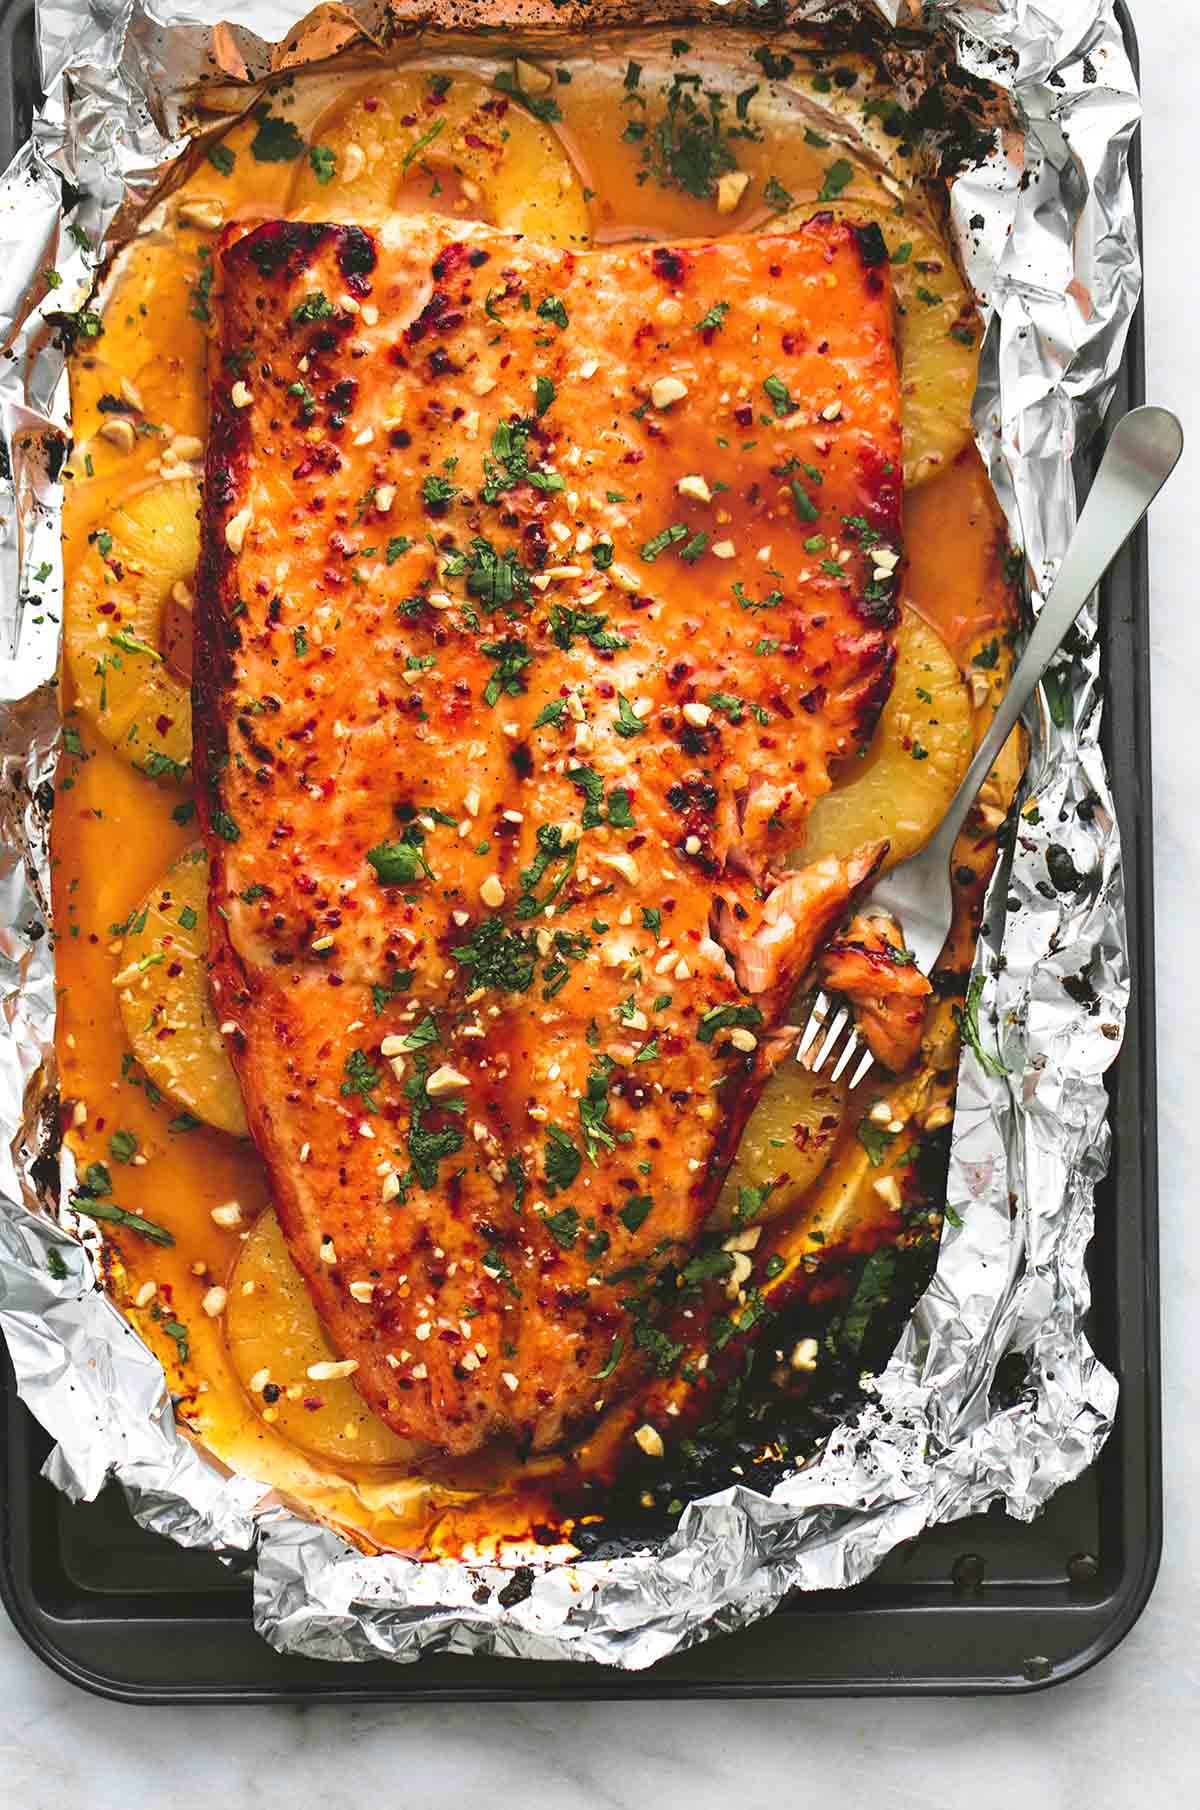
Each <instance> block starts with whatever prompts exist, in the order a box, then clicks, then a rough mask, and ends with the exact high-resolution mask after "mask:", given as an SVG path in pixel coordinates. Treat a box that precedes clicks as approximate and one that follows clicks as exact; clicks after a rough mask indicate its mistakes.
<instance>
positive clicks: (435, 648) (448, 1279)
mask: <svg viewBox="0 0 1200 1810" xmlns="http://www.w3.org/2000/svg"><path fill="white" fill-rule="evenodd" d="M876 239H877V235H872V233H870V232H863V233H860V232H858V231H856V230H855V229H854V228H852V227H849V226H846V225H844V224H839V223H836V222H834V221H833V220H832V219H830V218H829V217H828V216H817V217H816V218H815V219H814V220H813V221H811V222H810V223H808V224H807V225H805V226H803V227H802V228H801V229H800V230H798V231H797V232H795V233H794V234H792V235H790V236H785V237H782V238H770V239H765V238H764V239H761V240H732V241H724V242H719V243H715V244H700V243H697V244H686V245H680V246H677V247H663V246H632V247H631V246H622V247H613V248H610V249H606V250H598V251H594V252H589V253H581V254H572V253H567V252H562V253H560V252H555V251H551V250H545V249H538V248H537V247H534V246H532V245H531V244H529V243H527V242H523V241H519V240H513V239H506V238H504V237H503V236H502V235H499V234H497V233H495V232H493V231H491V230H490V229H485V228H468V227H459V226H457V225H455V224H454V223H452V222H447V221H444V220H443V221H435V220H420V219H408V220H403V221H396V222H394V223H389V224H388V225H387V226H386V227H384V228H382V229H380V230H379V231H378V232H376V233H367V232H365V231H363V230H361V229H359V228H355V227H333V226H321V225H307V224H305V225H301V224H284V223H277V224H270V225H267V226H264V227H262V228H260V229H258V230H257V231H255V232H254V233H252V234H251V235H249V236H247V237H243V238H241V239H240V240H238V241H237V242H236V243H235V242H233V241H232V240H230V241H228V242H227V244H226V246H225V248H224V250H223V252H222V254H221V257H220V259H219V263H220V266H221V268H220V272H219V282H218V291H219V293H218V295H217V296H216V297H215V298H214V299H215V305H216V309H217V313H218V318H219V343H218V346H217V350H216V354H215V356H214V359H213V372H214V375H213V383H212V416H213V422H212V435H211V441H210V446H209V453H208V466H207V478H206V489H205V522H204V534H203V558H202V567H201V577H200V596H199V600H198V608H197V643H196V659H197V682H196V716H197V725H198V728H197V736H198V749H197V772H198V776H199V789H200V792H201V795H202V796H201V818H202V824H203V830H204V834H205V837H206V840H207V845H208V848H209V851H210V856H211V887H210V900H211V927H212V944H213V951H214V975H213V985H214V991H215V994H216V998H217V1001H218V1008H219V1014H220V1018H221V1021H222V1028H223V1031H224V1034H225V1036H226V1039H227V1042H228V1046H229V1048H230V1051H231V1054H232V1057H233V1060H234V1063H235V1066H236V1068H237V1071H238V1075H239V1078H240V1082H241V1087H242V1092H243V1096H244V1099H245V1105H246V1114H247V1119H248V1122H249V1125H250V1128H251V1131H252V1134H253V1136H254V1138H255V1140H256V1142H257V1144H258V1147H259V1149H260V1150H261V1152H262V1155H263V1157H264V1159H265V1161H266V1165H267V1168H268V1171H269V1174H270V1178H271V1183H272V1189H273V1192H274V1196H275V1200H276V1203H277V1207H278V1213H279V1218H280V1223H281V1225H282V1227H283V1230H284V1234H285V1236H286V1239H287V1242H288V1246H289V1249H290V1251H291V1254H292V1257H293V1258H294V1260H295V1262H296V1264H297V1266H298V1268H299V1269H300V1271H301V1273H302V1274H303V1276H304V1277H305V1279H306V1281H307V1283H308V1286H309V1288H310V1290H311V1293H312V1296H313V1299H314V1301H315V1303H316V1305H317V1307H318V1310H319V1312H320V1314H321V1316H322V1318H323V1320H324V1323H325V1325H326V1327H327V1329H328V1332H329V1334H330V1337H331V1339H332V1341H333V1343H334V1345H335V1347H336V1349H337V1351H338V1352H339V1353H340V1354H341V1357H342V1359H343V1360H344V1362H345V1364H346V1366H347V1371H348V1373H349V1372H350V1371H351V1370H352V1373H353V1375H354V1380H355V1382H356V1384H357V1386H358V1387H359V1389H360V1390H361V1392H362V1394H363V1395H364V1397H365V1398H366V1400H367V1401H368V1402H369V1403H370V1405H371V1406H372V1407H373V1408H374V1409H375V1411H376V1412H377V1413H379V1414H380V1415H381V1416H382V1417H383V1419H384V1420H385V1421H387V1422H388V1423H389V1424H390V1425H391V1426H392V1427H394V1428H396V1429H397V1430H399V1431H401V1432H403V1433H405V1434H408V1435H411V1436H412V1437H414V1438H417V1439H420V1440H424V1441H427V1442H429V1443H430V1444H431V1445H433V1446H436V1447H439V1448H442V1449H443V1450H446V1451H449V1452H454V1453H465V1452H470V1451H472V1450H474V1449H476V1448H477V1447H479V1446H480V1445H481V1444H482V1443H483V1442H485V1441H486V1440H488V1439H489V1438H491V1437H493V1436H494V1435H498V1434H500V1435H509V1436H512V1437H514V1438H515V1439H517V1440H518V1441H519V1442H520V1443H521V1444H522V1445H523V1446H525V1447H527V1448H534V1449H537V1448H543V1447H546V1446H548V1445H550V1444H552V1443H553V1442H554V1441H556V1440H558V1439H559V1438H560V1437H561V1436H562V1435H563V1433H564V1431H565V1430H571V1429H573V1428H574V1427H576V1426H577V1425H579V1424H581V1423H583V1422H585V1421H586V1420H587V1419H588V1418H589V1417H592V1416H594V1415H595V1414H596V1412H597V1411H598V1410H599V1408H600V1407H601V1406H602V1405H603V1404H604V1402H605V1401H609V1402H611V1401H613V1400H615V1399H617V1398H618V1397H619V1396H620V1395H621V1394H622V1393H623V1392H626V1391H628V1390H629V1389H631V1388H632V1387H633V1386H634V1385H635V1384H636V1383H639V1382H641V1381H643V1380H644V1379H645V1378H647V1377H648V1376H650V1375H653V1374H662V1375H666V1374H669V1372H670V1369H671V1367H672V1365H673V1364H675V1363H676V1362H677V1361H678V1357H679V1348H678V1346H677V1345H675V1344H674V1343H673V1342H672V1341H671V1340H670V1339H669V1338H668V1337H667V1335H666V1334H665V1332H664V1330H663V1324H664V1322H665V1320H666V1317H667V1311H668V1308H671V1309H677V1308H678V1305H679V1301H680V1294H679V1287H678V1277H679V1272H680V1269H681V1267H682V1265H683V1264H684V1262H685V1261H686V1258H687V1254H688V1252H689V1250H690V1249H691V1248H692V1247H693V1245H694V1244H695V1242H696V1241H697V1239H698V1236H699V1234H700V1230H701V1228H702V1226H703V1223H704V1220H705V1218H706V1216H707V1214H708V1212H709V1210H710V1208H711V1206H712V1204H713V1202H714V1199H715V1197H716V1194H717V1191H718V1188H719V1185H720V1181H721V1177H722V1174H723V1172H724V1170H725V1168H726V1167H727V1165H728V1163H729V1161H730V1160H731V1158H732V1155H733V1153H734V1150H735V1148H736V1145H737V1141H738V1138H739V1136H740V1133H741V1129H742V1127H743V1125H744V1123H745V1120H746V1118H747V1116H748V1114H749V1111H750V1109H751V1107H752V1105H753V1102H754V1099H755V1097H756V1094H757V1092H758V1090H759V1088H760V1087H761V1084H762V1081H763V1079H764V1077H765V1074H766V1072H767V1070H768V1068H769V1066H770V1063H771V1061H772V1060H773V1059H774V1057H775V1056H776V1055H777V1053H778V1049H779V1047H780V1044H779V1040H778V1038H777V1037H776V1036H775V1035H774V1032H775V1029H776V1027H777V1026H778V1025H779V1023H780V1021H781V1019H782V1017H783V1015H784V1012H785V1009H786V1005H787V1001H788V999H789V997H790V995H791V993H792V991H793V989H794V987H795V985H796V983H797V981H798V980H799V978H800V976H801V975H802V974H803V972H804V971H805V969H806V968H807V967H808V966H809V964H810V963H811V962H812V960H813V958H814V956H815V955H816V953H817V951H818V949H819V947H820V945H821V943H822V942H823V941H824V939H825V938H826V937H827V936H828V935H829V934H830V933H831V932H832V930H833V929H834V928H835V927H836V925H837V923H838V922H839V921H840V920H841V919H842V918H843V917H844V916H845V914H846V912H847V910H848V908H849V905H850V903H851V901H852V897H853V894H854V891H855V888H856V886H857V885H859V884H861V883H862V881H864V880H865V879H866V878H867V877H869V875H870V873H871V872H872V871H873V869H874V865H875V863H876V862H877V860H878V858H879V855H880V852H881V851H880V850H879V849H878V848H871V849H867V850H864V851H860V852H859V854H858V855H857V856H856V857H855V859H854V860H853V861H851V862H847V863H838V862H831V863H829V864H827V865H826V866H823V867H822V869H821V871H820V872H819V873H815V872H811V871H810V872H809V874H808V875H807V876H805V875H800V876H797V875H791V876H790V877H784V878H777V874H779V872H780V871H781V866H782V862H783V860H784V858H785V856H786V855H787V852H788V850H789V849H790V848H792V847H794V846H795V844H796V843H797V842H798V841H799V839H800V838H799V835H798V831H799V828H800V826H801V824H802V823H803V821H804V817H805V815H806V813H807V811H808V810H809V808H810V806H811V803H812V801H813V799H814V798H815V797H816V796H817V795H818V794H819V793H821V792H822V791H823V790H825V789H826V788H827V787H828V785H829V778H828V769H829V764H830V762H831V761H832V760H834V759H835V758H842V757H844V756H845V755H846V754H847V753H850V752H852V751H853V750H854V749H855V748H856V747H857V746H858V745H859V744H860V743H861V741H862V740H863V738H865V737H866V736H867V735H868V734H869V733H870V731H871V729H872V727H873V725H874V722H875V719H876V717H877V714H878V712H879V709H880V708H881V705H882V703H883V701H884V699H885V698H886V695H887V692H888V688H889V685H890V680H891V672H892V666H893V661H894V650H893V645H892V643H893V633H894V629H895V624H896V620H897V611H896V607H895V603H894V601H893V592H894V579H893V576H892V575H893V573H894V571H895V566H896V557H895V556H896V555H897V554H898V553H899V550H900V487H901V476H900V470H901V465H900V460H901V452H900V419H899V412H900V404H899V390H898V382H897V368H896V353H895V345H894V339H893V321H892V298H891V292H890V284H889V277H888V269H887V265H886V261H885V260H884V258H883V254H882V250H881V247H880V246H879V245H878V244H877V243H876V242H875V240H876ZM876 555H882V556H883V557H881V558H877V557H876ZM764 951H765V952H766V953H765V954H764ZM731 957H732V959H731ZM751 987H752V988H753V991H751V990H749V989H750V988H751Z"/></svg>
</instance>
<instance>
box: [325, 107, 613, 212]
mask: <svg viewBox="0 0 1200 1810" xmlns="http://www.w3.org/2000/svg"><path fill="white" fill-rule="evenodd" d="M311 146H312V149H311V151H310V154H309V156H308V157H307V158H305V159H304V160H303V161H302V162H301V163H300V164H299V166H298V167H297V172H296V178H295V182H294V184H293V187H292V194H291V202H290V208H289V212H290V213H291V214H292V215H293V216H294V217H296V218H298V219H301V220H304V219H309V220H347V221H351V222H357V223H360V224H361V223H362V222H364V221H369V220H372V219H379V218H380V217H381V216H384V215H387V214H390V213H393V212H395V211H396V210H397V208H399V209H401V210H405V211H414V212H415V211H418V210H419V211H423V212H429V211H433V212H437V213H451V214H456V215H460V216H462V217H466V218H472V219H484V220H486V221H487V222H488V223H489V224H491V225H493V226H498V227H501V228H503V229H504V231H506V232H513V233H524V234H526V235H528V236H529V237H530V238H534V239H538V240H540V241H541V243H542V244H544V245H586V244H587V243H588V240H589V237H590V230H589V222H588V208H587V202H586V201H585V200H584V196H583V187H582V184H581V183H580V180H579V177H578V176H577V175H576V173H575V169H574V167H573V165H572V163H571V160H570V158H569V157H568V156H567V153H566V151H565V150H564V149H563V146H562V144H561V143H560V142H559V140H558V139H557V138H556V137H555V136H554V133H553V132H551V131H550V130H549V128H548V127H546V126H544V125H543V124H542V123H541V122H540V121H538V120H536V119H534V118H533V116H532V114H529V113H527V112H525V111H524V109H523V108H521V107H519V106H516V105H514V104H512V103H511V102H510V101H509V100H508V99H507V97H506V96H504V95H501V94H497V93H496V92H495V90H494V89H491V88H486V87H484V86H483V84H482V83H480V82H475V81H471V80H469V79H467V78H465V77H461V76H456V77H454V78H453V79H448V78H447V77H445V76H432V75H429V74H428V73H425V74H421V73H419V72H417V71H409V72H408V73H406V74H404V75H399V76H396V77H394V78H393V79H392V80H390V81H388V82H383V83H380V82H376V83H373V84H372V85H371V87H369V88H360V89H359V90H358V91H357V93H355V94H353V95H351V97H350V98H349V99H348V100H344V101H341V102H339V104H338V105H337V106H336V107H334V108H333V109H331V110H330V111H329V112H328V113H326V114H325V115H324V116H323V117H322V118H321V119H319V120H318V121H317V123H316V125H315V126H314V127H313V129H312V133H311Z"/></svg>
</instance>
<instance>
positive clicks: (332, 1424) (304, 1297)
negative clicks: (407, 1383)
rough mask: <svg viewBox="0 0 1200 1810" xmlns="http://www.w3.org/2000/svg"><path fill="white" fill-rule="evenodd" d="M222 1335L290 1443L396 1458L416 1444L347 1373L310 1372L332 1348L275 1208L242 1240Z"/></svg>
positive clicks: (367, 1458) (331, 1452)
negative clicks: (377, 1410)
mask: <svg viewBox="0 0 1200 1810" xmlns="http://www.w3.org/2000/svg"><path fill="white" fill-rule="evenodd" d="M250 1285H252V1286H250ZM225 1338H226V1340H227V1342H228V1346H229V1359H230V1362H231V1364H232V1365H233V1369H234V1372H235V1374H236V1375H237V1378H238V1380H239V1382H240V1383H241V1385H242V1387H243V1388H244V1389H245V1391H246V1394H247V1395H248V1396H249V1398H250V1400H251V1401H252V1402H253V1404H254V1406H255V1408H256V1409H257V1411H258V1413H259V1414H264V1413H266V1414H268V1415H269V1416H270V1424H271V1425H272V1426H273V1427H274V1429H275V1431H276V1432H277V1433H280V1434H282V1435H283V1437H284V1438H285V1439H290V1440H291V1441H292V1442H293V1444H295V1445H298V1446H302V1447H304V1448H305V1450H307V1451H309V1452H313V1453H317V1454H319V1455H320V1456H321V1457H322V1458H331V1459H334V1460H335V1461H339V1462H340V1463H342V1464H347V1463H349V1464H356V1465H362V1464H400V1463H404V1462H407V1461H409V1460H411V1458H412V1457H413V1455H414V1453H415V1452H416V1451H417V1447H416V1446H415V1445H414V1443H413V1441H412V1440H410V1439H401V1437H400V1436H399V1434H398V1433H393V1432H392V1429H391V1428H390V1427H389V1426H386V1425H385V1424H384V1422H383V1421H382V1420H380V1419H379V1418H378V1417H377V1416H376V1415H374V1414H372V1413H371V1411H370V1409H369V1408H368V1407H367V1404H366V1402H365V1401H364V1400H363V1399H362V1396H361V1395H360V1394H359V1393H358V1390H357V1389H356V1388H355V1387H354V1384H353V1383H352V1382H351V1381H350V1379H349V1377H344V1376H343V1377H331V1378H327V1379H326V1380H324V1381H318V1380H316V1379H315V1378H313V1377H311V1376H310V1375H309V1368H310V1366H313V1365H317V1364H329V1363H336V1361H337V1353H336V1352H335V1351H334V1349H333V1347H332V1346H331V1345H330V1343H329V1340H328V1339H327V1338H326V1336H325V1332H324V1329H323V1328H322V1325H321V1322H320V1320H319V1319H318V1318H317V1310H316V1308H315V1307H314V1306H313V1304H312V1301H311V1299H310V1297H309V1293H308V1290H307V1288H306V1287H305V1285H304V1283H303V1281H302V1280H301V1277H300V1273H299V1271H298V1270H297V1269H296V1267H295V1265H294V1264H293V1262H292V1260H291V1258H290V1257H289V1256H288V1251H287V1246H286V1244H285V1243H284V1240H283V1233H282V1232H281V1231H280V1229H279V1221H278V1220H277V1219H276V1217H275V1215H274V1213H270V1212H268V1213H262V1214H260V1215H259V1217H258V1218H257V1219H256V1220H255V1222H254V1226H253V1228H252V1230H251V1231H250V1234H249V1236H248V1237H247V1238H246V1239H245V1241H244V1242H243V1244H242V1247H241V1251H240V1253H239V1255H238V1260H237V1263H236V1264H235V1265H234V1270H233V1274H232V1276H231V1277H230V1279H229V1290H228V1301H227V1304H226V1308H225ZM264 1389H267V1390H269V1391H270V1394H269V1395H264V1393H263V1391H264ZM276 1391H277V1392H278V1393H276ZM314 1404H315V1405H314Z"/></svg>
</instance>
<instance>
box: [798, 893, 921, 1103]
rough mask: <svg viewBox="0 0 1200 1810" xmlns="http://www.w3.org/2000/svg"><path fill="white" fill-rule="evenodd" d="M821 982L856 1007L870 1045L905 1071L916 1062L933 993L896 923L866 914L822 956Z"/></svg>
mask: <svg viewBox="0 0 1200 1810" xmlns="http://www.w3.org/2000/svg"><path fill="white" fill-rule="evenodd" d="M820 969H821V983H822V985H823V986H825V987H826V988H828V989H829V991H830V992H833V993H840V994H842V995H843V996H844V997H845V998H846V999H847V1000H848V1001H849V1002H850V1005H851V1008H852V1010H853V1012H854V1018H855V1021H856V1023H857V1024H858V1028H859V1030H860V1031H861V1032H862V1034H863V1036H864V1037H865V1038H866V1041H867V1047H868V1048H869V1049H870V1051H871V1053H872V1055H873V1056H874V1057H875V1058H876V1060H877V1061H879V1062H882V1064H883V1066H884V1068H889V1069H891V1071H892V1073H893V1074H897V1075H898V1074H901V1073H903V1071H904V1070H905V1069H906V1068H908V1067H909V1066H910V1064H911V1063H913V1062H915V1060H916V1057H917V1052H918V1050H919V1049H920V1047H921V1036H922V1033H923V1031H924V1029H925V1003H926V1001H927V1000H928V998H929V995H930V994H931V992H932V991H933V989H932V987H931V986H930V984H929V981H928V980H927V979H926V977H925V976H924V975H923V974H922V973H921V970H920V969H919V968H918V967H917V966H916V965H915V964H914V961H913V958H912V955H911V954H910V953H909V951H908V950H907V949H906V948H905V946H904V938H903V936H902V935H901V933H900V931H899V930H898V929H897V927H896V926H895V925H894V924H891V923H890V922H888V921H887V920H885V919H882V918H871V917H867V916H865V915H864V914H862V913H861V912H860V913H859V914H858V916H856V917H855V918H853V919H852V921H851V922H850V924H849V925H848V926H847V927H846V929H845V930H844V931H843V933H842V934H841V935H840V936H839V937H838V938H837V940H836V941H835V942H832V943H830V944H829V945H828V946H827V948H826V949H825V951H824V953H823V954H822V956H821V962H820Z"/></svg>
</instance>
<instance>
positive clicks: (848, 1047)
mask: <svg viewBox="0 0 1200 1810" xmlns="http://www.w3.org/2000/svg"><path fill="white" fill-rule="evenodd" d="M857 1052H858V1030H857V1027H856V1026H854V1025H851V1027H850V1035H849V1036H848V1037H847V1039H846V1041H845V1043H844V1044H843V1045H842V1053H841V1055H840V1056H839V1057H838V1059H837V1061H836V1062H835V1063H834V1065H833V1069H832V1071H831V1072H830V1076H829V1079H830V1080H831V1081H836V1080H837V1079H838V1077H839V1076H840V1075H842V1074H844V1072H845V1070H846V1066H847V1064H848V1063H849V1061H850V1058H851V1057H852V1056H854V1055H856V1054H857Z"/></svg>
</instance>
